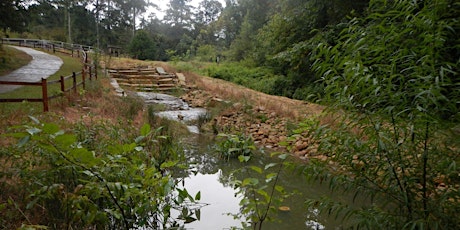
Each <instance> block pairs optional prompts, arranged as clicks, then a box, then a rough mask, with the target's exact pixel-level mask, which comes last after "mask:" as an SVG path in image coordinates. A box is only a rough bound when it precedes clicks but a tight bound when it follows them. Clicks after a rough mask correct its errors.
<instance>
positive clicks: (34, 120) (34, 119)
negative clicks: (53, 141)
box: [29, 116, 40, 124]
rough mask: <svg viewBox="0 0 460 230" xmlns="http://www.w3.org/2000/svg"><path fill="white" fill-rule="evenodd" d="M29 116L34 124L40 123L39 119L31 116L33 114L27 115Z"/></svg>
mask: <svg viewBox="0 0 460 230" xmlns="http://www.w3.org/2000/svg"><path fill="white" fill-rule="evenodd" d="M29 118H30V119H31V120H32V121H33V122H34V123H35V124H40V121H39V120H38V119H37V118H35V117H33V116H29Z"/></svg>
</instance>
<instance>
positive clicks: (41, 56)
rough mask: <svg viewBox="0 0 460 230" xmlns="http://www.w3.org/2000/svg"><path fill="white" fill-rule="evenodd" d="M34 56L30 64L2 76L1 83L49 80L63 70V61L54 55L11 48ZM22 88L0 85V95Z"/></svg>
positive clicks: (24, 48)
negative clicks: (60, 69)
mask: <svg viewBox="0 0 460 230" xmlns="http://www.w3.org/2000/svg"><path fill="white" fill-rule="evenodd" d="M11 47H13V48H15V49H18V50H21V51H24V52H26V53H27V54H29V55H30V56H32V61H31V62H29V64H27V65H25V66H23V67H21V68H19V69H17V70H15V71H13V72H11V73H9V74H7V75H5V76H0V81H22V82H38V81H41V79H42V78H48V77H49V76H51V75H53V74H54V73H56V72H57V71H58V70H59V68H61V65H62V63H63V62H62V60H61V59H60V58H59V57H57V56H54V55H50V54H47V53H44V52H41V51H38V50H34V49H31V48H26V47H17V46H11ZM19 87H21V86H18V85H0V93H6V92H10V91H13V90H15V89H17V88H19Z"/></svg>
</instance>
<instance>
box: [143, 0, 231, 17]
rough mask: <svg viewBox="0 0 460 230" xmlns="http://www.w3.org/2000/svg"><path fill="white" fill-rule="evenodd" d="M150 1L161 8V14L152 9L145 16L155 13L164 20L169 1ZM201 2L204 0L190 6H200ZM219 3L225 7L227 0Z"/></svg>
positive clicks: (195, 1) (194, 1) (193, 2)
mask: <svg viewBox="0 0 460 230" xmlns="http://www.w3.org/2000/svg"><path fill="white" fill-rule="evenodd" d="M150 1H151V2H152V3H154V4H156V5H158V6H159V7H160V9H161V12H159V11H157V10H154V9H150V10H149V11H148V13H147V14H145V16H148V15H149V14H150V13H149V12H155V13H156V15H157V17H158V18H159V19H163V17H164V15H165V13H164V11H165V10H166V9H167V8H168V3H169V0H150ZM201 1H202V0H192V1H191V2H190V4H191V5H192V6H198V4H200V2H201ZM219 2H220V3H222V6H224V7H225V0H219Z"/></svg>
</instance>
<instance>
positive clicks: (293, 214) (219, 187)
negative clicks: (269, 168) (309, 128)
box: [137, 92, 352, 230]
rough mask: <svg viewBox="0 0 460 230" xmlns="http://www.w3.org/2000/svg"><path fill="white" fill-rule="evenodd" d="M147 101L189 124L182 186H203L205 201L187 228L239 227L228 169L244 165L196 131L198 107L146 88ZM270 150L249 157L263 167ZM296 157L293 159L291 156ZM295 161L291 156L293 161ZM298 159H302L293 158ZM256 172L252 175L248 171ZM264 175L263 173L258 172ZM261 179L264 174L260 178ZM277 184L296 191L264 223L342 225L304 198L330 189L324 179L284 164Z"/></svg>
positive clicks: (294, 226)
mask: <svg viewBox="0 0 460 230" xmlns="http://www.w3.org/2000/svg"><path fill="white" fill-rule="evenodd" d="M137 94H138V96H140V97H141V98H143V99H144V100H145V102H146V103H147V104H152V103H153V104H163V105H167V107H168V108H169V109H170V110H167V111H162V112H158V113H156V115H158V116H161V117H164V118H168V119H173V120H178V121H183V122H184V123H186V124H187V125H188V129H189V131H190V133H191V134H190V136H189V137H187V138H186V140H184V144H185V146H187V150H186V158H187V160H188V163H189V164H190V165H191V166H190V167H191V169H190V170H189V171H188V172H183V173H181V174H182V175H180V177H182V179H183V180H184V181H185V183H184V186H185V188H186V189H187V190H188V191H189V193H190V194H196V193H197V192H199V191H201V200H200V203H203V204H205V205H204V206H203V207H202V208H201V210H200V212H201V218H200V220H197V221H194V222H192V223H188V224H186V225H185V228H186V229H199V230H208V229H209V230H218V229H232V228H241V227H242V224H241V220H235V219H234V218H233V216H231V215H229V213H231V214H237V213H239V212H240V206H239V202H240V200H241V198H242V197H241V195H238V196H237V195H235V194H236V192H237V190H236V189H234V188H233V187H232V185H231V183H230V181H231V180H232V178H231V173H232V172H233V171H234V170H236V169H238V168H241V167H242V163H240V162H239V161H238V160H236V159H230V160H229V161H225V160H223V159H220V158H219V156H218V155H217V154H216V153H215V151H213V150H212V145H213V144H214V137H213V136H209V135H205V134H200V133H199V130H198V128H197V126H194V125H193V121H194V120H197V119H198V117H199V116H201V115H203V114H205V113H206V110H205V109H202V108H190V107H189V106H188V104H187V103H185V102H184V101H182V100H181V99H179V98H176V97H173V96H170V95H166V94H160V93H150V92H138V93H137ZM268 155H269V154H263V153H262V154H261V153H259V154H255V155H254V156H253V157H252V159H251V161H250V163H251V164H254V165H257V166H259V167H262V168H263V165H265V164H267V163H271V162H274V161H275V162H276V159H272V158H270V157H268ZM292 161H295V159H292ZM294 163H295V162H294ZM296 164H299V165H300V163H296ZM251 176H252V177H254V176H255V175H251ZM262 176H263V175H262ZM261 179H264V178H261ZM279 185H281V186H283V187H284V189H285V190H286V191H288V192H293V191H297V193H296V194H295V195H293V196H291V197H289V198H288V199H287V200H285V201H284V202H283V204H282V205H283V206H287V207H289V208H290V211H278V213H277V216H276V219H278V220H279V221H276V222H268V221H265V222H264V224H263V229H264V230H265V229H266V230H270V229H277V230H279V229H342V228H343V226H342V223H341V222H340V220H335V218H334V215H331V216H319V215H318V212H317V210H314V209H309V208H308V207H306V205H305V204H304V201H305V199H307V198H319V197H321V196H323V195H330V194H331V192H330V191H329V189H328V188H327V185H321V184H317V183H312V182H307V181H306V179H305V176H302V175H301V174H300V173H297V172H293V171H290V170H283V171H282V173H281V176H280V180H279ZM334 199H338V200H342V201H349V200H351V199H352V198H351V196H348V197H347V196H345V195H343V194H339V193H334Z"/></svg>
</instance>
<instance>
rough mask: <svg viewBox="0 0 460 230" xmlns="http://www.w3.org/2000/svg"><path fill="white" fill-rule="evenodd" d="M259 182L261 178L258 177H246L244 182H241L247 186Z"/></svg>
mask: <svg viewBox="0 0 460 230" xmlns="http://www.w3.org/2000/svg"><path fill="white" fill-rule="evenodd" d="M258 183H259V180H258V179H257V178H245V179H244V180H243V183H241V186H242V187H244V186H247V185H257V184H258Z"/></svg>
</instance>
